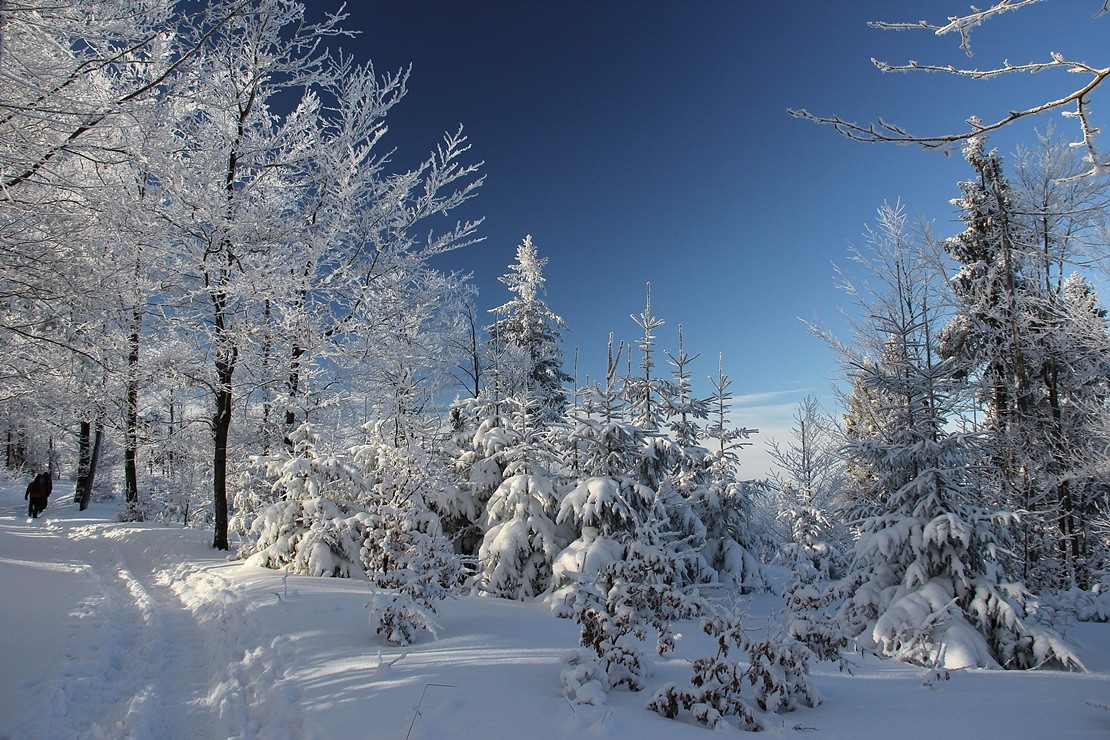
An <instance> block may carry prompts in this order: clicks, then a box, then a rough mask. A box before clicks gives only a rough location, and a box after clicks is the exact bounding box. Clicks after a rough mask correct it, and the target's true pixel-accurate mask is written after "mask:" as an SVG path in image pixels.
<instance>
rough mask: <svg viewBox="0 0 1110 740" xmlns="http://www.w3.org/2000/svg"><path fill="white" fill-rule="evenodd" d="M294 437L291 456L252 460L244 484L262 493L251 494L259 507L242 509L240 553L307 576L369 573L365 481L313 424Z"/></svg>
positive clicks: (259, 562) (250, 561)
mask: <svg viewBox="0 0 1110 740" xmlns="http://www.w3.org/2000/svg"><path fill="white" fill-rule="evenodd" d="M292 440H293V443H294V451H293V453H292V454H288V453H287V454H283V455H272V456H268V457H256V458H254V461H253V466H252V471H253V477H252V480H251V481H250V482H249V483H248V485H247V486H246V490H247V491H251V490H252V489H253V490H255V491H262V494H261V495H257V496H255V497H254V498H253V499H252V500H251V503H253V504H254V505H255V506H258V507H261V508H260V510H258V511H255V512H251V510H250V509H249V508H246V507H244V510H243V511H242V512H241V513H240V515H239V519H240V521H241V522H242V524H241V525H240V526H243V527H244V529H245V531H246V534H247V538H248V539H247V542H246V543H245V544H244V545H243V546H242V547H240V549H239V552H238V557H241V558H246V560H247V563H248V564H250V565H255V566H260V567H263V568H275V569H288V570H289V571H290V572H292V573H298V574H303V575H311V576H341V577H351V576H358V577H362V576H364V574H365V569H364V567H363V564H362V561H361V557H360V551H361V549H362V542H363V540H364V539H365V536H366V535H365V508H364V505H363V503H362V501H363V499H364V497H365V495H366V491H367V488H368V482H367V481H366V479H365V478H364V477H363V475H362V473H361V472H360V471H359V470H358V468H356V467H355V466H354V465H352V464H351V463H349V462H348V461H346V460H345V459H343V458H342V457H341V456H337V455H330V454H326V453H323V452H321V451H320V450H319V449H318V447H317V444H318V441H319V440H318V438H317V437H316V435H315V434H314V433H313V431H312V429H311V427H310V426H309V425H307V424H305V425H302V426H301V427H300V428H299V429H298V430H297V431H296V432H294V434H293V435H292ZM245 496H246V494H241V496H240V498H241V500H242V499H244V498H245ZM267 499H268V500H269V503H267ZM252 513H253V519H250V517H251V515H252ZM248 519H250V520H249V521H248Z"/></svg>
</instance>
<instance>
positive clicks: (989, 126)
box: [788, 0, 1110, 175]
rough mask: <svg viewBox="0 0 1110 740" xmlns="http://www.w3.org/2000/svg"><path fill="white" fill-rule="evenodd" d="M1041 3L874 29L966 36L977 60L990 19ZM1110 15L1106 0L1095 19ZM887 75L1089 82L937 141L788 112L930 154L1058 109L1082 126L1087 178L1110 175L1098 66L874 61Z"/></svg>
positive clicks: (1006, 3)
mask: <svg viewBox="0 0 1110 740" xmlns="http://www.w3.org/2000/svg"><path fill="white" fill-rule="evenodd" d="M1035 2H1040V0H998V2H996V3H994V4H993V5H991V6H990V7H989V8H986V9H984V10H979V9H976V8H974V7H973V8H972V12H971V13H968V14H967V15H964V16H952V17H950V18H949V19H948V22H947V23H945V24H941V25H938V24H933V23H929V22H927V21H918V22H916V23H889V22H885V21H875V22H871V23H869V24H868V25H869V26H871V27H872V28H878V29H883V30H899V31H902V30H919V29H925V30H928V31H932V32H933V33H934V34H935V35H937V36H942V35H945V34H948V33H958V34H959V35H960V48H961V49H963V50H964V52H965V53H966V54H967V55H968V56H969V57H970V56H971V31H972V30H973V29H974V28H976V27H978V26H980V25H982V24H983V23H984V22H985V21H987V20H989V19H990V18H992V17H994V16H996V15H999V14H1001V13H1004V12H1007V11H1011V10H1018V9H1020V8H1023V7H1025V6H1027V5H1031V4H1033V3H1035ZM1108 11H1110V0H1104V2H1103V3H1102V6H1101V7H1100V8H1099V10H1098V11H1097V12H1096V13H1095V14H1094V17H1095V18H1098V17H1099V16H1101V15H1104V14H1106V13H1107V12H1108ZM871 61H872V62H873V63H874V64H875V66H876V67H878V69H879V70H880V71H882V72H939V73H943V74H949V75H954V76H957V77H968V78H971V79H975V80H983V79H989V78H992V77H998V76H1001V75H1007V74H1014V73H1018V74H1036V73H1038V72H1043V71H1046V70H1063V71H1065V72H1068V73H1072V74H1079V75H1081V76H1083V77H1084V79H1085V82H1084V83H1083V84H1082V85H1080V86H1078V87H1076V88H1075V89H1074V90H1072V91H1071V92H1070V93H1068V94H1067V95H1063V96H1061V97H1058V98H1055V99H1051V100H1047V101H1044V102H1042V103H1039V104H1036V105H1033V106H1030V107H1027V108H1021V109H1017V110H1011V111H1009V112H1008V113H1007V114H1006V115H1004V116H1002V117H1000V118H998V119H996V120H994V121H992V122H987V123H984V122H983V121H982V120H980V119H979V118H977V117H974V116H973V117H971V118H969V119H968V120H967V128H965V129H963V130H961V131H955V132H951V133H945V134H938V135H934V136H921V135H918V134H914V133H911V132H910V131H909V130H907V129H905V128H903V127H902V126H900V125H897V124H893V123H890V122H889V121H885V120H883V119H882V118H879V119H878V120H877V121H875V122H871V123H865V124H860V123H855V122H853V121H848V120H846V119H844V118H841V117H840V116H819V115H815V114H813V113H810V112H809V111H807V110H805V109H790V110H789V111H788V112H789V113H790V115H791V116H793V117H795V118H800V119H803V120H806V121H812V122H814V123H821V124H827V125H831V126H832V127H833V128H835V129H836V130H837V131H838V132H839V133H840V134H841V135H843V136H846V137H848V138H849V139H853V140H855V141H864V142H893V143H898V144H917V145H919V146H922V147H924V148H926V149H945V150H946V149H947V148H948V147H949V146H951V145H953V144H957V143H960V142H964V141H967V140H968V139H971V138H973V137H975V136H980V135H982V134H986V133H990V132H992V131H997V130H998V129H1001V128H1003V127H1005V126H1008V125H1009V124H1011V123H1013V122H1014V121H1017V120H1018V119H1021V118H1028V117H1030V116H1035V115H1039V114H1041V113H1046V112H1048V111H1052V110H1057V109H1058V110H1060V111H1061V113H1062V114H1063V115H1064V116H1065V117H1068V118H1075V119H1077V120H1078V121H1079V127H1080V132H1081V137H1080V138H1079V140H1077V141H1076V142H1074V143H1073V144H1072V146H1075V147H1082V148H1084V149H1086V152H1087V153H1086V157H1085V159H1086V161H1087V162H1088V163H1089V164H1090V165H1091V169H1090V171H1089V172H1088V173H1086V174H1087V175H1104V174H1106V173H1108V172H1110V158H1108V157H1106V156H1105V155H1102V154H1100V153H1099V151H1098V149H1097V147H1096V146H1095V136H1096V135H1097V134H1098V132H1099V129H1098V128H1097V127H1096V126H1094V125H1093V124H1092V123H1091V119H1090V94H1091V92H1092V91H1093V90H1094V89H1095V88H1097V87H1098V86H1099V85H1101V84H1102V83H1103V81H1105V80H1106V78H1107V77H1110V67H1096V66H1093V65H1090V64H1087V63H1085V62H1080V61H1077V60H1074V59H1070V58H1068V57H1066V56H1065V55H1063V54H1061V53H1058V52H1050V53H1049V59H1048V60H1046V61H1040V62H1030V63H1027V64H1011V63H1010V62H1009V61H1008V60H1007V61H1004V62H1003V63H1002V65H1001V66H997V67H993V68H986V69H975V68H964V67H957V66H955V65H951V64H948V65H932V64H921V63H919V62H916V61H913V60H910V61H908V62H906V63H905V64H890V63H888V62H883V61H880V60H877V59H872V60H871Z"/></svg>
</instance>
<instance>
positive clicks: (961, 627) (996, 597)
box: [838, 206, 1080, 668]
mask: <svg viewBox="0 0 1110 740" xmlns="http://www.w3.org/2000/svg"><path fill="white" fill-rule="evenodd" d="M871 242H872V244H871V246H872V254H871V255H870V256H867V255H863V254H860V253H857V254H856V258H857V261H858V263H859V264H860V265H862V266H863V267H864V268H865V271H866V275H864V276H861V278H859V279H857V281H856V282H853V283H850V284H849V285H848V286H847V287H848V288H849V289H850V290H851V291H852V295H853V296H855V297H856V300H857V301H859V304H860V307H861V309H862V311H861V314H862V315H863V316H865V317H866V319H865V320H864V322H863V323H861V324H858V325H857V327H856V330H857V331H856V333H857V337H856V341H857V345H856V346H855V347H853V348H849V347H846V346H844V345H840V350H841V352H842V353H843V361H844V362H845V365H846V367H847V368H848V370H849V372H850V373H851V374H852V376H853V377H854V378H855V379H858V381H859V382H860V384H861V385H863V386H865V387H870V388H875V389H877V390H878V391H879V393H878V394H877V397H879V398H884V399H887V404H888V405H887V406H885V407H883V408H881V409H877V413H876V414H875V417H874V418H875V419H876V420H877V433H876V435H875V436H873V437H870V438H862V439H858V440H854V441H852V442H850V443H849V445H848V452H849V454H850V455H851V456H852V457H853V458H854V459H856V460H857V461H858V462H859V463H860V465H861V467H863V468H865V469H867V470H869V471H870V475H869V476H868V480H870V481H872V482H871V490H870V491H869V492H868V495H867V497H866V499H867V500H868V501H869V502H871V503H870V512H869V515H868V516H866V517H864V518H863V519H862V520H861V521H859V522H858V523H856V525H855V526H856V527H857V529H858V531H859V537H858V539H857V541H856V544H855V546H854V548H853V550H852V553H851V556H850V558H851V562H850V565H849V569H848V573H847V574H846V576H845V577H844V578H843V579H842V580H841V582H840V584H839V587H840V588H841V589H842V592H843V594H844V601H843V602H842V603H841V604H840V606H839V612H838V614H839V619H840V623H841V625H842V626H843V627H844V629H845V630H846V631H848V632H849V633H850V634H854V635H858V636H859V637H858V639H859V640H860V641H861V642H862V643H863V644H866V645H873V646H875V647H876V648H878V649H879V650H881V651H882V652H883V653H885V654H887V655H892V656H897V657H900V658H902V659H905V660H910V661H914V662H918V663H920V664H922V665H943V666H945V667H964V666H1003V667H1007V668H1031V667H1035V666H1042V665H1047V666H1057V667H1062V668H1076V667H1079V665H1080V664H1079V661H1078V659H1077V658H1076V656H1075V654H1074V653H1073V652H1072V650H1071V649H1070V648H1069V647H1068V646H1067V645H1066V644H1065V643H1064V642H1063V641H1062V640H1061V639H1060V638H1059V636H1058V635H1057V634H1055V633H1054V632H1052V631H1051V630H1049V629H1047V628H1044V627H1041V626H1040V625H1038V624H1036V623H1035V622H1033V621H1032V620H1030V619H1028V618H1027V617H1026V614H1025V611H1024V606H1025V603H1026V601H1027V598H1028V595H1027V593H1026V591H1025V589H1024V588H1023V587H1022V586H1021V584H1019V583H1016V582H1013V581H1010V580H1007V578H1006V577H1005V574H1004V573H1003V572H1002V569H1001V567H1000V565H999V558H1000V556H1001V549H1002V547H1003V545H1004V544H1005V542H1006V535H1007V532H1006V528H1007V526H1008V525H1009V524H1010V523H1011V522H1012V520H1013V517H1012V516H1011V515H1009V514H1007V513H1005V512H1001V511H998V510H993V509H990V508H986V506H985V505H984V502H982V501H981V499H980V497H979V496H978V495H977V491H975V490H974V489H973V488H972V487H971V485H970V484H971V482H972V481H971V480H970V479H969V469H970V465H971V461H972V459H973V456H974V455H975V454H976V452H977V440H976V439H975V438H974V437H972V436H969V435H965V434H960V433H955V432H952V431H950V430H949V428H948V426H947V421H948V419H949V418H950V416H951V415H952V414H953V411H954V409H953V406H952V401H953V398H954V394H953V391H954V390H955V387H956V384H957V377H958V373H957V371H958V367H957V366H956V364H955V363H954V362H952V361H946V360H942V359H941V358H940V356H939V354H938V341H937V338H936V335H935V331H936V327H937V325H938V324H939V317H938V316H937V315H936V312H937V310H938V309H937V306H938V304H939V302H940V301H939V296H938V292H939V290H940V288H941V287H942V283H941V282H940V281H939V279H938V275H937V274H936V271H935V270H932V269H931V263H930V261H929V260H926V259H925V258H924V255H925V253H926V252H925V250H924V246H926V245H927V244H928V235H927V233H926V234H923V235H918V236H916V237H915V236H914V235H912V234H911V233H910V232H909V230H908V228H907V224H906V218H905V214H904V211H903V210H902V209H901V208H897V207H891V206H884V207H883V208H882V209H880V211H879V228H878V230H877V231H876V232H873V233H872V238H871ZM867 354H870V355H871V356H873V357H876V358H877V359H876V360H875V361H872V362H864V358H865V357H866V356H867Z"/></svg>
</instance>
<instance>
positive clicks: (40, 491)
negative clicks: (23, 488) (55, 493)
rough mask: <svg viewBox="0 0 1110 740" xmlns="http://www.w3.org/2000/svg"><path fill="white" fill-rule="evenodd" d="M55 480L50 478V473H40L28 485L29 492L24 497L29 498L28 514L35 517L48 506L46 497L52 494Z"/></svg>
mask: <svg viewBox="0 0 1110 740" xmlns="http://www.w3.org/2000/svg"><path fill="white" fill-rule="evenodd" d="M53 487H54V484H53V481H51V480H50V473H39V474H38V475H36V476H35V479H34V480H33V481H31V482H30V484H28V486H27V493H26V494H24V496H23V498H24V499H26V500H27V502H28V503H27V515H28V516H29V517H31V518H32V519H34V518H35V517H37V516H38V515H39V514H41V513H42V510H43V509H45V508H46V499H47V498H48V497H49V496H50V491H51V489H53Z"/></svg>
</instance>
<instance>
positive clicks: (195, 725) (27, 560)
mask: <svg viewBox="0 0 1110 740" xmlns="http://www.w3.org/2000/svg"><path fill="white" fill-rule="evenodd" d="M8 494H9V495H8V496H6V497H5V503H7V502H9V501H11V500H12V499H13V498H14V497H13V496H12V495H11V493H10V492H8ZM95 508H96V507H93V509H95ZM93 509H90V510H89V512H79V511H78V510H77V507H76V506H75V505H73V504H72V503H70V502H68V501H66V500H65V499H64V498H63V497H62V496H58V497H56V500H54V501H52V502H51V505H50V507H49V508H48V509H47V513H46V514H44V515H43V516H42V517H40V518H39V519H37V520H31V519H28V518H27V517H26V515H25V513H22V515H21V511H20V510H15V511H12V508H11V507H10V505H9V506H4V507H3V508H2V509H0V561H3V564H4V565H6V566H9V567H14V568H16V569H18V570H19V572H21V573H22V575H23V577H19V578H13V579H9V581H8V583H7V584H6V589H5V594H4V599H3V606H2V607H0V619H2V620H3V623H4V624H5V625H8V626H9V627H10V628H12V629H14V630H16V631H17V633H18V634H20V635H25V636H28V637H29V638H30V639H21V640H17V641H14V642H16V644H15V645H12V646H11V647H9V646H8V645H5V649H4V657H5V661H4V662H5V663H6V664H7V665H8V666H9V667H11V666H19V668H18V669H17V670H11V668H9V670H7V671H5V672H4V673H5V676H4V678H3V680H0V691H4V695H5V696H6V697H10V699H11V701H12V705H11V706H9V707H8V708H7V709H6V710H5V712H4V713H3V715H0V737H3V738H5V739H7V738H11V740H22V739H23V738H28V739H30V738H41V737H44V735H43V732H44V731H45V732H47V736H49V737H59V738H60V737H66V738H79V739H83V740H101V739H108V738H121V737H127V738H150V739H151V740H156V739H157V740H160V739H162V738H168V737H173V738H256V737H267V736H274V735H275V734H276V735H280V734H282V733H283V732H288V731H290V730H293V731H294V733H295V734H296V730H297V729H298V728H299V727H300V726H301V725H302V718H301V717H300V713H301V710H300V707H299V704H300V703H299V692H298V691H296V690H294V689H292V688H291V687H289V686H285V685H284V684H283V679H284V677H285V676H284V673H283V671H284V670H285V668H284V666H287V665H289V664H290V663H291V661H292V660H293V654H292V648H291V646H290V645H289V644H288V641H287V640H285V639H284V638H282V637H280V636H273V635H269V636H267V635H266V634H264V633H259V632H257V631H254V630H248V629H247V626H246V625H247V623H246V622H245V620H244V619H243V616H244V615H243V614H242V613H241V610H242V604H243V602H242V601H241V600H240V599H239V596H240V595H239V594H238V593H237V592H238V590H239V587H238V586H237V585H236V584H234V583H232V581H230V580H229V579H227V578H226V577H224V576H222V575H221V574H220V570H221V569H227V568H235V567H237V566H236V565H235V564H231V563H228V562H227V561H226V560H225V554H224V553H217V552H216V551H214V550H212V549H211V548H210V547H209V546H208V545H207V537H208V535H207V533H204V532H199V531H196V530H181V529H175V528H165V527H159V526H157V525H151V524H121V523H116V522H108V521H105V516H104V512H99V511H98V512H96V513H92V512H93ZM182 553H187V554H188V556H189V562H187V563H185V564H182V563H181V562H180V561H177V560H174V558H175V557H180V556H181V554H182ZM43 597H45V598H46V599H47V600H48V602H49V603H42V600H43ZM32 604H33V605H34V608H33V609H32V608H21V607H26V606H27V605H32ZM44 614H49V615H51V619H49V620H43V619H41V617H42V616H43V615H44ZM52 665H53V666H60V670H56V671H55V672H51V671H50V670H49V668H48V667H49V666H52ZM275 706H279V707H282V709H281V710H280V711H275V709H274V707H275ZM13 718H14V719H15V721H14V722H11V721H10V720H11V719H13ZM279 728H280V729H279Z"/></svg>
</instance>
